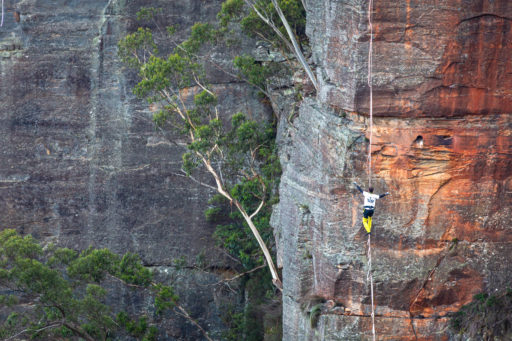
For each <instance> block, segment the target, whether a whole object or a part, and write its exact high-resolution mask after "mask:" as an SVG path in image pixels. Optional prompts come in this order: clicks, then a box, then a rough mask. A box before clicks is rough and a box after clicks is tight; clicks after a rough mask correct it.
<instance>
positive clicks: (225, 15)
mask: <svg viewBox="0 0 512 341" xmlns="http://www.w3.org/2000/svg"><path fill="white" fill-rule="evenodd" d="M254 3H255V6H256V7H257V8H258V10H259V11H260V13H264V15H266V16H267V17H269V18H274V20H275V25H276V26H277V28H278V29H279V30H280V31H281V32H282V33H283V34H284V35H285V36H286V34H287V33H286V30H285V28H284V25H283V24H282V22H281V21H280V20H279V19H278V18H279V16H278V14H277V11H276V9H275V7H274V5H273V4H272V1H271V0H257V1H254ZM277 3H278V4H279V7H281V10H282V11H283V14H284V15H285V17H286V19H287V20H288V23H289V24H290V26H291V27H292V29H293V30H294V31H295V33H296V35H297V37H298V38H299V40H305V39H306V34H305V32H306V11H305V10H304V7H303V6H302V2H301V0H278V2H277ZM217 17H218V19H219V23H220V25H221V27H227V26H228V25H229V24H230V23H231V22H238V23H240V25H241V27H242V29H243V31H244V32H245V33H246V34H248V35H250V36H255V37H265V39H266V40H268V41H271V42H273V43H274V44H276V45H281V44H282V42H281V41H280V39H279V38H278V37H277V35H276V33H275V32H274V31H273V30H272V28H270V26H269V25H267V24H266V23H265V22H264V21H263V20H261V18H260V17H259V16H258V14H257V13H256V11H254V10H253V9H252V8H247V7H246V4H244V1H243V0H227V1H224V3H223V4H222V8H221V10H220V12H219V14H218V16H217Z"/></svg>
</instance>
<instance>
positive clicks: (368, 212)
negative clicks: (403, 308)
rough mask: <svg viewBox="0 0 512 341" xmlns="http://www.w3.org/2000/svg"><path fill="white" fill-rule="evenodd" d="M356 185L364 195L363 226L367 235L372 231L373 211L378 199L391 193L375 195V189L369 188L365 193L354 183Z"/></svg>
mask: <svg viewBox="0 0 512 341" xmlns="http://www.w3.org/2000/svg"><path fill="white" fill-rule="evenodd" d="M354 185H356V187H357V189H358V190H359V192H361V193H363V195H364V204H363V209H364V210H363V225H364V228H365V230H366V233H367V234H370V232H371V231H372V216H373V211H374V210H375V201H377V199H380V198H383V197H385V196H386V195H388V194H389V192H386V193H384V194H381V195H378V194H373V187H370V188H368V191H369V193H368V192H365V191H363V190H362V189H361V187H359V185H358V184H357V183H356V182H355V181H354Z"/></svg>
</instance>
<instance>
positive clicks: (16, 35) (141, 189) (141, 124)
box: [0, 0, 269, 339]
mask: <svg viewBox="0 0 512 341" xmlns="http://www.w3.org/2000/svg"><path fill="white" fill-rule="evenodd" d="M221 2H222V1H221V0H218V1H207V2H204V1H164V0H154V1H141V0H87V1H64V0H44V1H40V0H6V1H5V11H6V13H5V22H4V26H3V27H1V28H0V144H1V146H2V147H1V153H0V211H1V212H2V214H1V216H0V227H1V228H7V227H9V228H16V229H17V230H18V231H20V232H21V233H24V234H28V233H31V234H32V235H34V236H35V237H36V238H38V239H41V240H45V241H46V242H49V241H54V242H56V243H57V244H58V245H61V246H65V247H69V248H73V249H83V248H86V247H88V246H89V245H92V246H94V247H97V248H101V247H108V248H110V249H112V250H113V251H115V252H118V253H124V252H126V251H131V252H136V253H138V254H140V255H141V256H142V258H143V261H144V263H145V264H146V265H148V266H151V267H154V268H155V269H157V270H158V272H159V273H160V276H161V277H162V278H163V279H165V280H167V281H168V282H173V283H174V285H175V286H176V288H177V290H178V293H179V295H180V296H181V297H182V301H181V302H182V303H183V305H184V306H185V307H186V308H187V309H189V311H190V312H191V315H192V316H193V317H194V318H195V319H197V320H198V322H199V323H200V324H202V325H203V326H204V327H205V329H207V330H208V331H209V332H211V333H212V334H211V335H212V336H214V337H219V335H220V334H219V333H220V331H221V330H222V329H223V328H225V326H224V325H223V324H222V322H221V321H220V315H221V310H222V305H223V302H224V301H228V302H231V303H233V304H235V305H236V304H238V300H241V298H240V297H238V296H237V295H234V294H232V293H231V291H229V290H227V291H226V290H223V289H222V288H220V287H219V286H213V285H211V284H212V283H216V282H218V281H219V280H220V278H221V276H222V275H230V274H231V272H230V268H231V267H232V265H233V264H232V263H231V262H230V260H229V259H228V258H227V257H226V256H225V253H224V252H223V251H222V250H219V249H218V248H217V247H216V246H215V242H214V240H213V238H212V233H213V230H214V226H213V225H211V224H207V223H206V222H205V219H204V210H205V208H206V206H207V200H208V198H209V196H210V195H211V192H209V191H208V190H205V189H204V188H203V187H200V186H198V185H196V184H195V183H193V182H192V181H190V180H189V179H186V178H184V177H183V176H182V173H181V172H180V168H181V153H182V152H183V147H182V146H180V144H179V143H178V144H177V145H175V144H172V143H170V142H168V141H167V140H166V139H165V136H162V135H161V134H159V133H157V132H156V131H155V129H154V125H153V123H152V121H151V117H152V112H151V108H148V107H147V105H146V104H145V103H143V102H141V101H140V100H138V99H136V98H135V97H134V96H133V94H132V92H131V89H132V87H133V85H134V84H135V81H136V77H135V75H134V74H133V72H131V71H130V70H127V69H126V68H125V67H124V66H123V65H121V64H120V62H119V61H118V58H117V42H118V41H119V39H121V38H122V37H123V36H124V35H126V34H127V33H129V32H132V31H134V30H135V29H136V28H137V26H138V23H137V22H136V20H135V18H136V15H135V13H136V12H137V11H138V10H139V9H140V8H141V7H142V6H146V7H150V6H152V7H155V8H161V9H162V10H163V11H162V13H161V14H159V18H160V19H159V20H160V25H161V26H162V27H165V26H167V25H171V24H174V25H178V27H179V28H180V31H181V32H180V34H181V37H184V36H185V34H186V29H187V28H188V27H190V26H191V25H192V24H193V23H195V22H197V21H200V20H202V21H213V20H215V18H216V14H217V11H218V10H219V9H220V4H221ZM151 25H152V26H153V27H155V25H154V24H151ZM157 39H159V43H162V44H164V45H165V44H167V49H169V47H170V45H169V43H168V42H166V41H165V40H164V39H163V37H161V36H159V35H158V34H157ZM165 48H166V47H164V48H163V49H164V50H165ZM242 48H244V46H242ZM213 52H214V53H215V51H213ZM215 56H216V58H217V59H216V61H217V62H218V63H221V64H222V63H230V59H229V58H230V56H229V55H226V54H216V55H215ZM209 74H210V76H211V77H210V78H211V79H212V83H213V86H214V87H215V88H216V90H218V92H219V93H220V94H221V103H222V106H223V108H224V109H225V108H229V109H230V110H233V111H234V112H237V111H244V112H247V113H249V114H255V115H261V113H262V112H264V113H268V110H269V109H268V108H267V107H266V106H264V105H263V104H262V103H261V102H260V101H259V100H257V99H255V98H256V96H253V90H251V88H250V87H249V86H247V85H245V84H242V83H239V82H237V81H233V80H232V79H231V78H228V77H227V76H226V75H225V74H222V73H220V72H218V71H217V70H214V69H213V68H212V69H211V70H209ZM171 137H172V136H171ZM178 142H179V141H178ZM182 256H183V257H184V259H185V264H184V268H183V269H181V270H176V269H175V267H174V263H173V259H176V258H180V257H182ZM198 256H200V258H202V259H203V260H205V262H206V263H205V266H206V267H207V270H208V272H204V271H201V270H198V269H196V268H195V267H194V266H195V265H197V262H196V259H197V257H198ZM118 294H119V295H120V297H118V298H116V299H115V300H114V301H117V302H123V305H124V307H125V308H126V309H128V308H129V307H135V306H139V307H140V305H141V304H142V305H143V303H144V302H135V301H134V300H135V298H133V297H130V295H129V294H128V293H121V292H120V293H118ZM174 319H175V322H172V323H169V325H168V326H166V331H165V337H166V339H200V338H201V336H200V335H201V334H199V332H198V330H197V328H195V327H194V326H190V325H189V324H187V323H186V322H185V321H184V320H180V319H176V317H174Z"/></svg>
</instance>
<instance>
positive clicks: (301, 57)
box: [272, 0, 318, 92]
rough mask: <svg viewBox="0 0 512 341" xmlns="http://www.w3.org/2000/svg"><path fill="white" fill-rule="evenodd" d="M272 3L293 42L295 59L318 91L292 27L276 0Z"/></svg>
mask: <svg viewBox="0 0 512 341" xmlns="http://www.w3.org/2000/svg"><path fill="white" fill-rule="evenodd" d="M272 3H273V4H274V7H275V8H276V11H277V14H278V15H279V18H280V19H281V21H282V22H283V25H284V28H285V29H286V32H287V33H288V37H289V38H290V40H291V42H292V44H293V49H294V54H295V56H297V59H298V60H299V62H300V63H301V64H302V67H303V68H304V70H305V71H306V73H307V74H308V77H309V79H311V82H312V83H313V86H314V87H315V89H316V91H317V92H318V83H317V81H316V77H315V75H314V74H313V71H312V70H311V68H310V67H309V64H308V62H307V61H306V58H304V55H303V54H302V51H301V49H300V47H299V43H298V42H297V39H295V33H294V32H293V31H292V28H291V27H290V25H289V24H288V20H287V19H286V17H285V16H284V14H283V11H282V10H281V7H279V4H278V3H277V0H272Z"/></svg>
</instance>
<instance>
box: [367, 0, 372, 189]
mask: <svg viewBox="0 0 512 341" xmlns="http://www.w3.org/2000/svg"><path fill="white" fill-rule="evenodd" d="M372 10H373V0H369V2H368V28H369V30H370V46H369V48H368V87H369V89H370V145H369V146H368V188H369V187H371V186H372V135H373V86H372V67H373V66H372V65H373V24H372Z"/></svg>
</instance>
